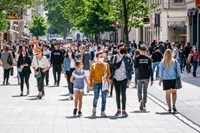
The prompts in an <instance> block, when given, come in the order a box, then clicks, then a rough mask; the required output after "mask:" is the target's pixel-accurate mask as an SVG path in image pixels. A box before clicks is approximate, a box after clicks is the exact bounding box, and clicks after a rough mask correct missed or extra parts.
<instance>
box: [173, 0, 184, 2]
mask: <svg viewBox="0 0 200 133" xmlns="http://www.w3.org/2000/svg"><path fill="white" fill-rule="evenodd" d="M174 3H184V0H174Z"/></svg>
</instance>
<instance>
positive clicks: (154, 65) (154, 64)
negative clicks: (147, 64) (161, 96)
mask: <svg viewBox="0 0 200 133" xmlns="http://www.w3.org/2000/svg"><path fill="white" fill-rule="evenodd" d="M159 64H160V61H158V62H153V67H152V69H153V70H152V71H153V74H154V71H155V69H156V68H157V70H156V78H158V74H159Z"/></svg>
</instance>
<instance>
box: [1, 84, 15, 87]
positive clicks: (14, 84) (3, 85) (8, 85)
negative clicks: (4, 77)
mask: <svg viewBox="0 0 200 133" xmlns="http://www.w3.org/2000/svg"><path fill="white" fill-rule="evenodd" d="M0 86H7V87H8V86H19V85H18V84H9V85H3V84H0Z"/></svg>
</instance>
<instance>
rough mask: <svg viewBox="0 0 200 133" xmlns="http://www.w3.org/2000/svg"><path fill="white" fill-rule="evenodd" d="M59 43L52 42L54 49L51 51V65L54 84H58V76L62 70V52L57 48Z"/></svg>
mask: <svg viewBox="0 0 200 133" xmlns="http://www.w3.org/2000/svg"><path fill="white" fill-rule="evenodd" d="M59 45H60V44H59V43H56V44H54V50H53V51H52V53H51V59H50V61H51V67H53V77H54V85H56V86H59V85H60V76H61V71H62V63H63V53H62V51H61V50H60V49H59Z"/></svg>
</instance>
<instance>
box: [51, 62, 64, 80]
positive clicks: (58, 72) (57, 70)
mask: <svg viewBox="0 0 200 133" xmlns="http://www.w3.org/2000/svg"><path fill="white" fill-rule="evenodd" d="M61 71H62V69H61V65H53V77H54V83H57V84H59V83H60V75H61Z"/></svg>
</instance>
